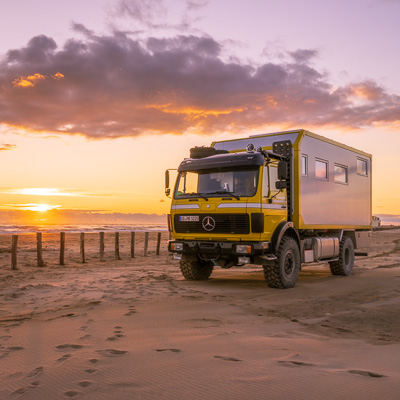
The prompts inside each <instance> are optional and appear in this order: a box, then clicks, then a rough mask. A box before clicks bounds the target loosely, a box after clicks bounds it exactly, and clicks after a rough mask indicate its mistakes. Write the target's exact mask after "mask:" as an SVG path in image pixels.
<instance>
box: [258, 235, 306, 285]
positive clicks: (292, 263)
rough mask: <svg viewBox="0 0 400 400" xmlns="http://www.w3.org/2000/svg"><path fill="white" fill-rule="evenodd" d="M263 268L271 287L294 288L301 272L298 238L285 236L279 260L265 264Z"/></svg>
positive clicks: (278, 256)
mask: <svg viewBox="0 0 400 400" xmlns="http://www.w3.org/2000/svg"><path fill="white" fill-rule="evenodd" d="M263 269H264V277H265V280H266V281H267V284H268V286H269V287H272V288H280V289H287V288H292V287H293V286H294V285H295V284H296V281H297V277H298V275H299V272H300V250H299V246H298V245H297V242H296V240H294V239H293V238H291V237H289V236H285V237H284V238H283V239H282V241H281V243H280V245H279V249H278V254H277V260H276V261H275V262H274V263H273V264H270V265H264V266H263Z"/></svg>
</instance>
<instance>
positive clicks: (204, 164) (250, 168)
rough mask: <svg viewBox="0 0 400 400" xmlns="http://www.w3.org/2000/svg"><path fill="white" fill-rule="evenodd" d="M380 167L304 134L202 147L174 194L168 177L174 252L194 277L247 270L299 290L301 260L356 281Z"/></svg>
mask: <svg viewBox="0 0 400 400" xmlns="http://www.w3.org/2000/svg"><path fill="white" fill-rule="evenodd" d="M371 161H372V157H371V155H370V154H367V153H364V152H362V151H359V150H356V149H353V148H351V147H348V146H345V145H343V144H340V143H337V142H334V141H332V140H329V139H327V138H324V137H322V136H319V135H316V134H314V133H311V132H308V131H305V130H303V129H299V130H294V131H285V132H277V133H271V134H265V135H258V136H250V137H248V138H242V139H235V140H227V141H221V142H214V143H212V146H211V147H195V148H193V149H191V154H190V158H188V159H185V160H183V161H182V162H181V164H180V165H179V167H178V176H177V180H176V183H175V187H174V189H173V191H172V193H171V189H170V188H169V171H167V172H166V194H167V195H171V196H172V204H171V213H170V214H169V215H168V226H169V230H170V232H171V236H172V240H170V242H169V245H168V248H169V251H170V252H171V253H173V257H174V259H176V260H179V262H180V270H181V272H182V274H183V276H184V277H185V278H186V279H191V280H205V279H208V278H209V277H210V275H211V273H212V271H213V268H214V267H216V266H220V267H221V268H230V267H232V266H241V265H245V264H258V265H261V266H262V267H263V271H264V276H265V280H266V282H267V284H268V285H269V286H270V287H274V288H290V287H293V286H294V285H295V283H296V281H297V277H298V274H299V271H300V269H301V264H302V263H315V262H329V265H330V269H331V272H332V274H334V275H350V274H351V272H352V270H353V265H354V255H355V251H354V249H357V248H359V247H365V246H366V245H368V242H369V239H370V238H371V227H372V215H371Z"/></svg>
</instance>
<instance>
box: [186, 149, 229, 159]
mask: <svg viewBox="0 0 400 400" xmlns="http://www.w3.org/2000/svg"><path fill="white" fill-rule="evenodd" d="M225 153H229V152H228V151H227V150H217V149H215V148H214V147H206V146H201V147H198V146H196V147H192V148H191V149H190V158H204V157H210V156H215V155H216V154H225Z"/></svg>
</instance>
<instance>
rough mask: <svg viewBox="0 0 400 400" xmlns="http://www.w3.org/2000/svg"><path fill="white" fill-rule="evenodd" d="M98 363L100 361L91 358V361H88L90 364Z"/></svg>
mask: <svg viewBox="0 0 400 400" xmlns="http://www.w3.org/2000/svg"><path fill="white" fill-rule="evenodd" d="M99 361H100V360H98V359H97V358H91V359H90V360H89V362H90V363H92V364H97V363H98V362H99Z"/></svg>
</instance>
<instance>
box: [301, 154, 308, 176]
mask: <svg viewBox="0 0 400 400" xmlns="http://www.w3.org/2000/svg"><path fill="white" fill-rule="evenodd" d="M301 175H302V176H307V175H308V157H307V156H306V155H305V154H303V155H302V156H301Z"/></svg>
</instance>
